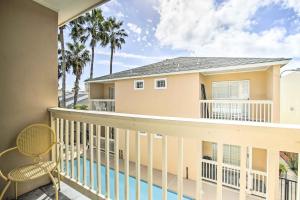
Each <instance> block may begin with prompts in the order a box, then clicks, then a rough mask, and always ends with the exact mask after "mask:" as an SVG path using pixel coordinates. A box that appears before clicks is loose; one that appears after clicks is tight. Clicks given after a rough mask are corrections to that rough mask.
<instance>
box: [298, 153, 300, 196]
mask: <svg viewBox="0 0 300 200" xmlns="http://www.w3.org/2000/svg"><path fill="white" fill-rule="evenodd" d="M299 169H300V153H298V180H297V200H300V170H299Z"/></svg>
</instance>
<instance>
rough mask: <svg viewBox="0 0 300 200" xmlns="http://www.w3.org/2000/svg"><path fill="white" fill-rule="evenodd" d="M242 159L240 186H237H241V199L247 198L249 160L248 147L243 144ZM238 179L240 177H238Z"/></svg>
mask: <svg viewBox="0 0 300 200" xmlns="http://www.w3.org/2000/svg"><path fill="white" fill-rule="evenodd" d="M240 149H241V159H240V165H241V166H240V178H239V182H240V186H239V185H238V184H237V186H239V187H240V200H245V199H246V168H247V165H246V162H247V147H246V146H241V148H240ZM237 180H238V178H237Z"/></svg>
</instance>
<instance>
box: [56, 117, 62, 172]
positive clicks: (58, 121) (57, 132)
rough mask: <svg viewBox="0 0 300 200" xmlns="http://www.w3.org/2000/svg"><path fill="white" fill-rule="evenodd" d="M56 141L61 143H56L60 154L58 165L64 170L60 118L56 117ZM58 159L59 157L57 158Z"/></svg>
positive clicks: (57, 151) (57, 153) (57, 152)
mask: <svg viewBox="0 0 300 200" xmlns="http://www.w3.org/2000/svg"><path fill="white" fill-rule="evenodd" d="M56 141H57V142H59V145H56V155H59V154H60V157H59V158H60V160H59V162H60V165H59V166H58V168H59V170H60V171H62V167H61V166H62V163H61V161H62V153H61V148H62V143H61V140H60V120H59V118H56ZM57 159H58V158H57Z"/></svg>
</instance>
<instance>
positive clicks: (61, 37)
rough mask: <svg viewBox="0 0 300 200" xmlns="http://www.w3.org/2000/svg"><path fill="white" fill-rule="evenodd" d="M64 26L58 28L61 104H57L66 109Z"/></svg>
mask: <svg viewBox="0 0 300 200" xmlns="http://www.w3.org/2000/svg"><path fill="white" fill-rule="evenodd" d="M65 27H66V26H65V25H63V26H61V27H59V41H60V47H61V48H60V52H59V53H60V57H59V59H58V60H59V66H58V70H59V72H61V73H59V74H58V76H59V77H58V78H60V76H61V77H62V101H61V102H62V104H59V105H60V106H62V107H66V71H67V70H66V59H65V58H66V57H65V41H64V29H65Z"/></svg>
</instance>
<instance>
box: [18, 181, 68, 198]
mask: <svg viewBox="0 0 300 200" xmlns="http://www.w3.org/2000/svg"><path fill="white" fill-rule="evenodd" d="M37 199H38V200H52V199H55V190H54V188H53V186H52V184H48V185H45V186H42V187H39V188H37V189H35V190H33V191H31V192H28V193H26V194H23V195H21V196H19V197H18V200H37ZM58 199H59V200H71V199H70V198H68V197H67V196H65V195H64V194H63V193H61V192H59V194H58Z"/></svg>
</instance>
